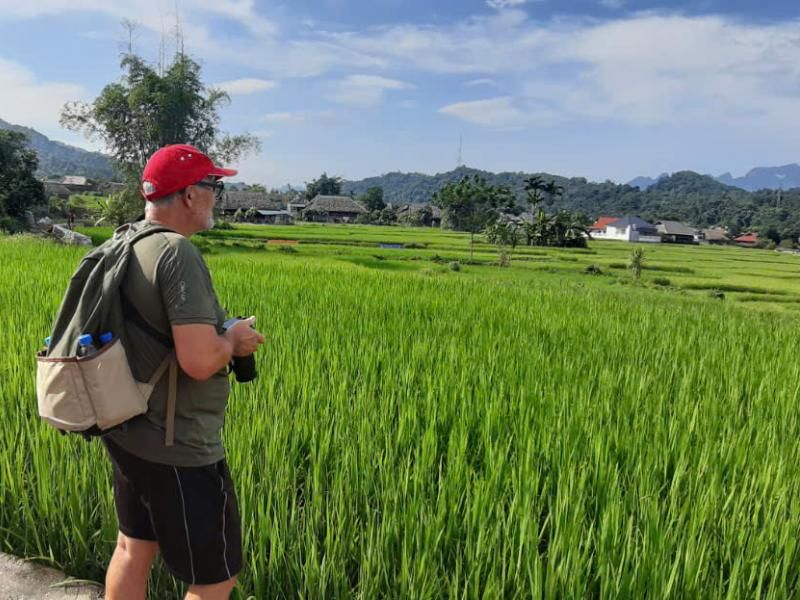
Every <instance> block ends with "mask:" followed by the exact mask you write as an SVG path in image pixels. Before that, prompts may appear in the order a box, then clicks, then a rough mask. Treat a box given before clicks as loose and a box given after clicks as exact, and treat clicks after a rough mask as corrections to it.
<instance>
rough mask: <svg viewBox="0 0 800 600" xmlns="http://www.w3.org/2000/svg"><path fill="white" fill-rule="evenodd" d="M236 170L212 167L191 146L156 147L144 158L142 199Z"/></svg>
mask: <svg viewBox="0 0 800 600" xmlns="http://www.w3.org/2000/svg"><path fill="white" fill-rule="evenodd" d="M236 173H237V171H234V170H233V169H223V168H221V167H217V166H215V165H214V163H213V162H211V159H210V158H208V156H206V155H205V154H203V153H202V152H200V150H198V149H197V148H195V147H194V146H189V145H188V144H172V145H170V146H164V147H163V148H159V149H158V150H156V151H155V153H153V156H151V157H150V160H148V161H147V164H146V165H145V167H144V173H142V196H144V198H145V200H158V199H159V198H163V197H164V196H169V195H170V194H174V193H175V192H177V191H178V190H182V189H183V188H185V187H186V186H189V185H192V184H194V183H197V182H198V181H202V180H203V179H205V178H206V177H228V176H230V175H236Z"/></svg>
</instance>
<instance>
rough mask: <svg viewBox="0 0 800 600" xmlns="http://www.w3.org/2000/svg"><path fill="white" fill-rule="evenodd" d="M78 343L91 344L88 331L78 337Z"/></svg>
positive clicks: (82, 344)
mask: <svg viewBox="0 0 800 600" xmlns="http://www.w3.org/2000/svg"><path fill="white" fill-rule="evenodd" d="M78 343H79V344H80V345H81V346H90V345H91V344H92V336H91V335H90V334H88V333H84V334H83V335H82V336H81V337H79V338H78Z"/></svg>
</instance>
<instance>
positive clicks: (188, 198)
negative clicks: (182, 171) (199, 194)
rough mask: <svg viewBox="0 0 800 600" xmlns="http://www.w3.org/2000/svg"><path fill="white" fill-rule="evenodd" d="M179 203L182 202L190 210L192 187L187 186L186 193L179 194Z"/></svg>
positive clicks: (192, 202) (192, 199)
mask: <svg viewBox="0 0 800 600" xmlns="http://www.w3.org/2000/svg"><path fill="white" fill-rule="evenodd" d="M181 202H183V204H184V206H186V208H192V206H193V205H194V187H193V186H191V185H190V186H189V187H187V188H186V191H185V192H184V193H183V194H181Z"/></svg>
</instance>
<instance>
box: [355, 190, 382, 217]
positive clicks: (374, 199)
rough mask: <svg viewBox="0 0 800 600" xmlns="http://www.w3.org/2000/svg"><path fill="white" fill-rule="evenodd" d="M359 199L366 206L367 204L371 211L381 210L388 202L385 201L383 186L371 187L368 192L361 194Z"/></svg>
mask: <svg viewBox="0 0 800 600" xmlns="http://www.w3.org/2000/svg"><path fill="white" fill-rule="evenodd" d="M359 200H360V201H361V202H363V203H364V206H366V207H367V210H368V211H370V212H372V211H380V210H383V209H384V208H386V203H385V202H384V201H383V188H382V187H371V188H369V189H368V190H367V193H366V194H364V195H363V196H361V197H360V198H359Z"/></svg>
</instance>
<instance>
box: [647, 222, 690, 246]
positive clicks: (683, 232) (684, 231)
mask: <svg viewBox="0 0 800 600" xmlns="http://www.w3.org/2000/svg"><path fill="white" fill-rule="evenodd" d="M656 230H657V231H658V233H659V234H661V241H662V242H664V243H667V244H697V243H698V242H699V235H698V232H697V230H696V229H693V228H692V227H689V226H688V225H684V224H683V223H679V222H678V221H656Z"/></svg>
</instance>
